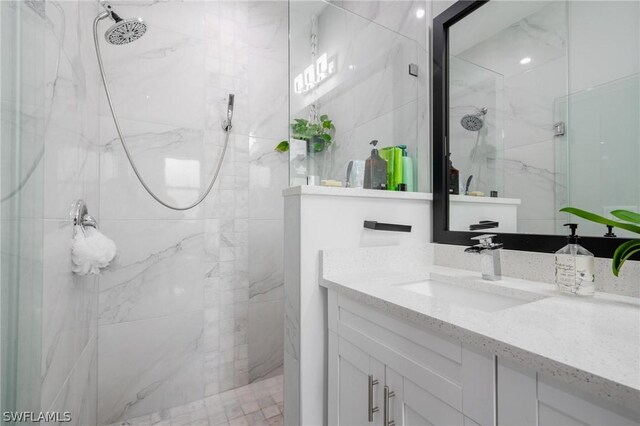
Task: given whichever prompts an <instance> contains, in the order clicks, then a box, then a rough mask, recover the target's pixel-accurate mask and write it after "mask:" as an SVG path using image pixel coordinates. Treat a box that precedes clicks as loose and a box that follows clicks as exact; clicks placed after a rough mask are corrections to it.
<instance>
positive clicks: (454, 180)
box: [449, 159, 460, 194]
mask: <svg viewBox="0 0 640 426" xmlns="http://www.w3.org/2000/svg"><path fill="white" fill-rule="evenodd" d="M459 193H460V172H459V171H458V169H456V168H455V167H453V163H452V162H451V159H449V194H459Z"/></svg>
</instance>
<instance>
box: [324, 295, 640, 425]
mask: <svg viewBox="0 0 640 426" xmlns="http://www.w3.org/2000/svg"><path fill="white" fill-rule="evenodd" d="M327 302H328V303H327V307H328V310H327V314H328V317H327V324H328V329H329V334H328V389H327V391H328V392H327V395H328V406H327V423H328V424H329V425H341V426H358V425H369V424H371V425H379V426H390V425H395V426H400V425H412V426H413V425H428V424H432V425H437V426H441V425H464V426H489V425H495V424H498V425H501V426H559V425H562V426H569V425H583V426H584V425H593V426H605V425H606V426H621V425H640V413H638V412H636V411H631V410H630V409H626V408H623V407H618V406H613V405H612V404H611V403H605V401H604V400H600V399H599V398H597V397H594V396H592V395H590V394H589V395H587V394H585V393H583V392H582V391H580V390H579V389H578V388H577V386H569V385H565V384H564V383H560V382H558V381H557V379H554V378H550V377H547V376H545V375H543V374H541V373H539V372H536V371H532V370H527V369H524V368H522V367H521V366H520V365H517V364H515V363H513V362H511V361H508V360H505V359H502V358H501V357H496V356H494V355H491V354H488V353H487V354H485V353H481V352H480V351H478V350H477V349H475V348H470V347H466V346H465V345H463V344H461V343H460V342H459V341H456V340H453V339H449V338H447V337H443V336H441V335H439V334H436V333H431V332H429V331H425V330H424V329H423V328H418V327H415V326H413V325H411V324H410V323H409V322H406V321H402V320H400V319H398V317H396V316H392V315H391V314H387V313H385V312H384V311H383V310H382V309H377V308H374V307H371V306H369V305H368V304H367V305H365V304H362V303H359V302H356V301H354V300H353V299H350V298H349V297H345V296H343V295H341V294H338V293H336V292H335V291H334V290H332V289H329V290H328V300H327ZM373 306H375V302H373ZM439 326H440V327H446V326H447V324H446V323H441V324H439ZM385 389H386V390H387V391H386V392H385ZM386 420H388V421H386Z"/></svg>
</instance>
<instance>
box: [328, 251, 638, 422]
mask: <svg viewBox="0 0 640 426" xmlns="http://www.w3.org/2000/svg"><path fill="white" fill-rule="evenodd" d="M363 250H365V251H364V252H362V253H361V256H360V257H358V255H357V254H354V253H355V252H357V251H355V252H354V251H353V250H351V251H348V252H347V251H342V250H329V251H325V252H324V253H323V280H321V283H322V285H323V286H324V287H327V288H331V289H335V290H336V291H338V292H339V293H340V294H343V295H344V296H346V297H349V298H351V299H353V300H356V301H358V302H361V303H364V304H366V305H369V306H372V307H375V308H378V309H380V310H382V311H384V312H386V313H388V314H390V315H393V316H396V317H399V318H402V319H404V320H405V321H407V322H409V323H412V324H414V325H417V326H419V327H426V328H428V329H430V330H432V331H436V332H439V333H441V334H444V335H446V336H449V337H452V338H454V339H457V340H459V341H461V342H462V343H463V344H467V345H470V346H472V347H474V346H475V347H477V348H480V349H484V350H487V351H490V352H493V353H495V354H496V355H498V356H499V357H503V358H505V359H509V360H511V361H513V362H516V363H518V364H520V365H522V366H524V367H528V368H531V369H533V370H536V371H538V372H540V373H542V374H544V375H546V376H553V377H556V378H557V379H559V380H561V381H563V382H565V383H569V384H572V385H573V386H575V387H577V388H580V389H582V390H584V391H586V392H588V393H591V394H594V395H598V396H599V397H601V398H603V399H606V400H609V401H611V402H614V403H616V404H618V405H622V406H625V407H627V408H629V409H631V410H633V411H636V412H637V411H639V410H640V408H639V407H640V299H636V298H631V297H624V296H617V295H610V294H605V293H596V296H595V297H593V298H578V297H573V296H569V295H568V296H564V295H561V294H559V293H557V292H556V291H555V286H553V285H550V284H544V283H539V282H533V281H526V280H520V279H515V278H506V277H505V278H503V280H501V281H499V282H495V283H490V282H487V281H483V280H482V278H481V277H480V273H475V272H470V271H465V270H458V269H452V268H446V267H441V266H436V265H432V264H429V262H428V260H429V257H430V255H429V253H427V252H426V251H424V252H422V251H421V250H416V249H412V250H411V251H410V254H409V252H406V251H405V252H404V253H400V252H396V253H395V254H394V253H390V252H389V249H388V248H379V249H363ZM376 251H379V253H378V254H379V255H380V256H382V258H383V259H385V262H378V263H371V264H369V265H367V264H368V263H369V262H375V261H376V260H375V259H376V257H377V259H378V260H379V259H380V258H381V257H379V256H376ZM380 263H383V264H382V265H381V264H380ZM394 265H395V266H394ZM399 265H402V266H401V267H399ZM429 278H431V279H435V280H438V281H441V282H443V281H445V282H446V281H447V280H451V282H452V283H453V282H455V283H457V284H458V285H462V286H466V287H470V288H476V289H480V290H485V291H489V292H495V293H497V294H503V295H506V296H513V297H521V298H526V299H529V300H532V301H530V302H528V303H524V304H521V305H518V306H515V307H511V308H507V309H503V310H498V311H495V312H485V311H480V310H476V309H471V308H465V307H461V306H457V305H455V304H452V303H447V302H446V301H444V300H441V299H438V298H437V297H430V296H426V295H422V294H419V293H416V292H414V291H410V290H406V289H403V288H399V287H398V285H400V284H404V283H412V282H418V281H424V280H427V279H429ZM524 295H526V297H524ZM535 299H538V300H535Z"/></svg>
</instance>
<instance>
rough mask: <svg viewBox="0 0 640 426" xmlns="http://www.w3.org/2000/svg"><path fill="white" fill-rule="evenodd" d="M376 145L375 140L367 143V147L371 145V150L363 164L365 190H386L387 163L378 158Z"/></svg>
mask: <svg viewBox="0 0 640 426" xmlns="http://www.w3.org/2000/svg"><path fill="white" fill-rule="evenodd" d="M377 144H378V141H377V140H373V141H371V142H369V145H373V149H372V150H371V157H369V158H367V161H365V164H364V188H365V189H387V161H386V160H385V159H384V158H382V157H380V154H379V153H378V149H377V148H376V145H377Z"/></svg>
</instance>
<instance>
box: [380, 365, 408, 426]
mask: <svg viewBox="0 0 640 426" xmlns="http://www.w3.org/2000/svg"><path fill="white" fill-rule="evenodd" d="M385 371H386V376H385V378H386V381H385V384H384V388H383V390H382V393H383V403H382V408H383V410H382V411H383V412H382V416H383V417H384V416H387V419H388V421H389V424H392V423H391V422H394V423H393V424H395V425H396V426H400V425H403V424H404V409H403V408H404V407H403V402H404V378H403V377H402V376H401V375H400V374H399V373H398V372H396V371H394V370H393V369H392V368H390V367H389V366H387V367H386V369H385ZM385 395H386V401H385ZM385 407H386V408H387V412H385V411H384V408H385ZM383 426H384V419H383Z"/></svg>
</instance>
